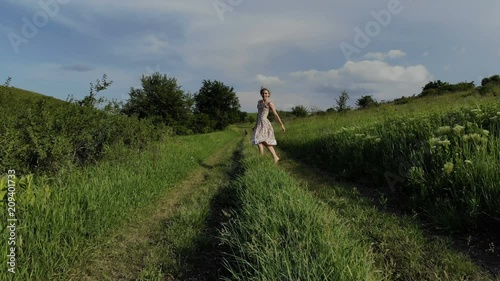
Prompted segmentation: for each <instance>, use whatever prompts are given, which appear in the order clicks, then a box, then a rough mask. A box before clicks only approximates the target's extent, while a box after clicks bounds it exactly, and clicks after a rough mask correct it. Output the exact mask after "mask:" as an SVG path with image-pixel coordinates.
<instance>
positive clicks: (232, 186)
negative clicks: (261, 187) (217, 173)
mask: <svg viewBox="0 0 500 281" xmlns="http://www.w3.org/2000/svg"><path fill="white" fill-rule="evenodd" d="M242 150H243V145H242V144H240V145H239V147H238V149H237V150H236V151H235V152H234V153H233V157H232V164H231V167H230V168H229V170H228V171H227V173H228V178H229V181H228V182H227V183H226V184H224V185H223V186H221V187H220V188H219V189H218V191H217V193H216V194H215V195H214V197H213V198H212V200H211V201H210V210H209V215H208V217H207V218H206V220H205V226H204V232H203V234H202V235H200V237H199V239H198V240H197V241H196V243H195V251H194V253H192V255H191V256H190V257H188V259H187V261H188V265H187V266H186V272H185V274H183V276H185V277H186V278H185V279H184V280H219V279H220V278H222V277H224V276H228V272H227V270H226V269H225V267H224V264H223V263H224V257H225V256H226V253H228V252H229V251H230V250H229V248H228V247H227V245H225V244H223V243H221V241H220V240H219V237H220V235H219V230H220V228H221V226H222V225H223V224H225V223H227V222H228V221H229V220H230V219H231V217H230V216H229V215H228V213H229V210H231V211H238V210H239V209H240V206H241V201H240V200H239V198H238V196H237V193H236V188H237V185H236V182H235V181H236V180H237V178H238V177H239V176H241V175H243V174H244V173H245V168H244V167H243V165H242V163H241V160H242V159H243V154H242Z"/></svg>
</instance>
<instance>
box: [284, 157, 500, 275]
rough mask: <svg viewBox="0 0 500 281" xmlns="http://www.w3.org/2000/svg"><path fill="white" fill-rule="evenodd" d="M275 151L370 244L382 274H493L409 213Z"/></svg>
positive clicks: (293, 171) (376, 265) (364, 242)
mask: <svg viewBox="0 0 500 281" xmlns="http://www.w3.org/2000/svg"><path fill="white" fill-rule="evenodd" d="M279 153H280V155H282V157H281V158H282V159H284V160H282V161H280V167H281V168H283V169H285V170H286V171H287V172H289V173H290V174H291V175H293V176H294V177H296V178H297V179H299V180H300V181H301V183H302V185H303V186H305V187H307V189H308V190H309V191H310V192H312V193H313V194H314V195H315V197H316V198H317V199H319V200H320V201H321V202H324V203H326V204H327V205H328V206H330V207H331V208H332V209H334V210H336V211H337V214H338V215H340V216H341V217H342V218H343V219H345V220H347V221H349V224H350V225H351V227H350V229H351V231H352V233H351V234H352V235H353V236H355V237H357V239H359V240H360V241H362V242H363V244H365V245H366V246H367V247H369V248H370V250H371V252H372V256H373V258H374V262H375V268H377V270H378V271H380V272H381V275H382V276H383V279H382V280H493V277H492V276H491V275H489V274H488V273H486V272H485V271H484V270H483V269H481V268H479V267H478V266H477V265H475V264H474V263H473V262H472V261H471V260H470V259H469V258H468V257H466V256H465V255H463V254H460V253H457V252H456V251H454V250H452V249H451V248H452V247H451V242H450V241H449V240H446V239H444V238H442V237H430V236H428V235H426V234H425V233H424V232H423V231H422V230H421V227H419V225H418V223H417V222H416V221H415V220H414V219H412V218H411V217H408V216H398V215H395V214H391V213H389V212H384V211H383V210H381V209H380V208H377V207H376V205H380V204H375V203H374V202H372V201H370V200H367V199H365V198H363V197H362V196H360V194H359V192H358V191H357V189H356V187H355V186H353V185H348V184H341V183H339V182H336V181H335V180H334V179H333V178H332V177H331V176H328V175H327V174H325V173H323V172H321V171H319V170H317V169H315V168H312V167H310V166H308V165H306V164H304V163H299V162H296V161H294V160H292V159H290V158H288V157H287V154H286V153H285V152H283V151H280V152H279ZM379 203H380V202H379ZM382 203H383V202H382ZM496 280H498V279H496Z"/></svg>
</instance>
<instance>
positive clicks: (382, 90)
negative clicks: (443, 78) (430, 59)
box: [290, 60, 433, 100]
mask: <svg viewBox="0 0 500 281" xmlns="http://www.w3.org/2000/svg"><path fill="white" fill-rule="evenodd" d="M290 77H291V78H292V79H293V80H294V81H295V82H296V83H306V84H307V85H308V86H309V87H311V88H312V89H315V90H316V91H319V92H325V93H336V92H339V90H341V89H347V90H348V91H354V92H356V93H358V94H359V95H361V94H362V93H365V94H367V93H370V94H373V95H374V97H376V98H377V99H379V100H392V99H395V98H398V97H401V96H408V95H412V94H415V93H419V92H420V91H421V87H422V86H423V85H425V84H426V83H427V82H428V81H430V80H432V78H433V76H432V75H431V73H430V72H429V71H428V70H427V68H426V67H425V66H423V65H413V66H408V67H404V66H399V65H389V64H388V63H386V62H382V61H368V60H365V61H359V62H353V61H348V62H347V63H345V64H344V66H342V67H341V68H339V69H330V70H328V71H319V70H315V69H312V70H307V71H298V72H292V73H290Z"/></svg>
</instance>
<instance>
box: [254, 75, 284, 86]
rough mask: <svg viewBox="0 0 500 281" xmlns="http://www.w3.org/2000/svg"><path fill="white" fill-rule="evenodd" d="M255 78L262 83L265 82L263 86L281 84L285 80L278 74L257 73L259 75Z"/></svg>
mask: <svg viewBox="0 0 500 281" xmlns="http://www.w3.org/2000/svg"><path fill="white" fill-rule="evenodd" d="M255 80H257V82H260V83H261V84H263V86H272V85H279V84H283V83H284V81H282V80H281V79H280V78H279V77H277V76H264V75H262V74H257V76H256V77H255Z"/></svg>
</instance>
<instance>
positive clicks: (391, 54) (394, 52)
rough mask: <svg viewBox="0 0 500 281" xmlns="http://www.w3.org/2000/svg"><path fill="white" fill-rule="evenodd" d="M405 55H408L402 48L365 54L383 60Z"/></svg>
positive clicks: (366, 56) (366, 57)
mask: <svg viewBox="0 0 500 281" xmlns="http://www.w3.org/2000/svg"><path fill="white" fill-rule="evenodd" d="M404 56H406V53H405V52H403V51H401V50H390V51H389V52H387V53H368V54H366V55H364V56H363V58H365V59H374V60H381V61H383V60H385V59H387V58H389V59H396V58H402V57H404Z"/></svg>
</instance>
